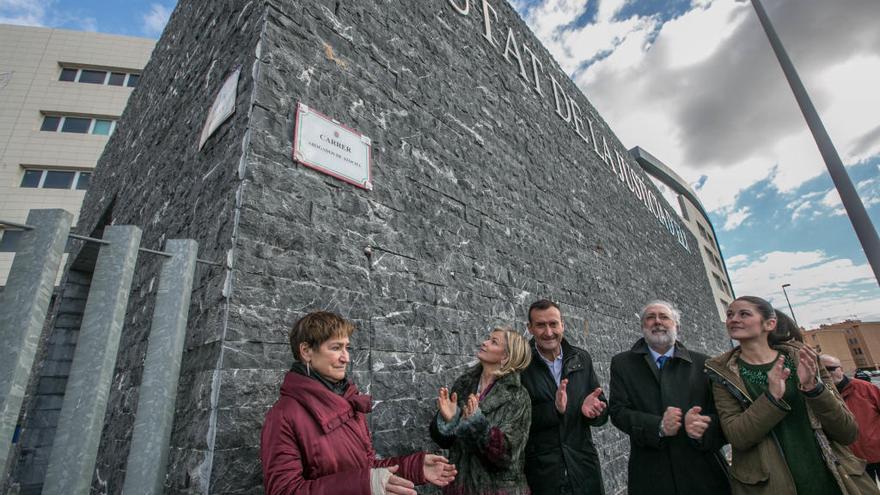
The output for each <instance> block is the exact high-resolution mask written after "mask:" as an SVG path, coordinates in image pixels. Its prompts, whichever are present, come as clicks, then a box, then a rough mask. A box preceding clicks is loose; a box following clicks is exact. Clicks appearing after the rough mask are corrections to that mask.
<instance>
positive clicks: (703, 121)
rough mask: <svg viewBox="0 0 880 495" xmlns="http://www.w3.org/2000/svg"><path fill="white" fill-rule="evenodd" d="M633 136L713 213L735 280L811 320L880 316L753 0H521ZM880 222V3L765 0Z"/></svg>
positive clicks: (615, 121)
mask: <svg viewBox="0 0 880 495" xmlns="http://www.w3.org/2000/svg"><path fill="white" fill-rule="evenodd" d="M511 3H512V5H513V6H514V7H515V8H516V9H517V10H518V11H519V12H520V14H521V15H522V17H523V18H524V19H525V20H526V22H527V23H528V24H529V26H530V27H531V28H532V30H533V31H534V32H535V33H536V34H537V35H538V37H539V38H540V39H541V40H542V41H543V42H544V44H545V45H546V46H547V47H548V49H549V50H550V52H551V53H552V54H553V56H554V57H555V58H556V60H557V61H558V62H559V63H560V64H561V65H562V67H563V68H564V69H565V70H566V71H567V72H568V73H569V75H571V77H572V79H573V80H574V81H575V82H576V83H577V84H578V85H579V86H580V87H581V89H582V90H583V92H584V94H585V95H586V96H587V98H588V99H589V100H590V101H591V102H592V103H593V105H594V106H596V108H597V109H598V110H599V112H600V113H601V114H602V116H603V117H604V118H605V119H606V120H607V121H608V122H609V124H610V125H611V127H612V129H614V131H615V132H616V133H617V135H618V136H619V137H620V139H621V140H622V141H623V143H624V145H625V146H626V147H628V148H630V147H633V146H641V147H642V148H644V149H646V150H647V151H649V152H650V153H652V154H653V155H654V156H656V157H657V158H659V159H660V160H661V161H663V162H664V163H665V164H667V165H668V166H670V167H671V168H672V169H674V170H675V171H677V172H678V173H679V174H680V175H681V176H683V177H684V178H685V179H686V180H688V181H689V182H690V183H691V185H692V186H693V187H694V188H695V189H696V190H697V193H698V195H699V196H700V198H701V200H702V202H703V204H704V206H705V207H706V209H707V210H709V212H710V215H711V217H712V221H713V223H714V224H715V229H716V231H717V233H718V238H719V240H720V242H721V247H722V251H723V253H724V256H725V258H726V260H727V264H728V268H729V270H730V273H731V277H732V279H733V284H734V288H735V290H736V292H737V294H739V295H745V294H754V295H759V296H763V297H766V298H768V299H770V300H771V301H772V302H773V303H774V304H776V305H777V306H778V307H782V308H784V307H785V306H786V302H785V298H784V296H783V293H782V288H781V286H782V284H784V283H789V284H791V287H790V288H788V291H789V297H790V298H791V302H792V305H793V306H794V312H795V316H796V317H797V318H798V321H799V322H800V323H801V324H804V325H808V326H813V325H817V324H819V323H823V322H833V321H839V320H841V319H845V318H854V317H855V318H861V319H863V320H878V319H880V288H878V285H877V282H876V280H875V279H874V277H873V273H872V272H871V270H870V267H869V266H868V264H867V261H866V259H865V255H864V252H863V251H862V249H861V246H860V244H859V243H858V239H857V238H856V236H855V233H854V231H853V229H852V226H851V224H850V223H849V220H848V217H847V216H846V214H845V212H844V210H843V205H842V204H841V202H840V198H839V196H838V195H837V192H836V190H835V189H834V187H833V184H832V183H831V179H830V177H829V176H828V174H827V172H826V169H825V165H824V162H823V161H822V158H821V156H820V155H819V152H818V150H817V148H816V145H815V143H814V141H813V140H812V137H811V135H810V134H809V130H808V129H807V127H806V124H805V122H804V119H803V116H802V115H801V114H800V111H799V109H798V107H797V104H796V102H795V100H794V97H793V96H792V94H791V91H790V89H789V87H788V84H787V83H786V81H785V78H784V76H783V74H782V70H781V69H780V68H779V64H778V62H777V61H776V59H775V57H774V56H773V53H772V51H771V48H770V45H769V43H768V42H767V38H766V36H765V35H764V33H763V31H762V29H761V27H760V24H759V22H758V19H757V16H756V15H755V13H754V11H753V10H752V7H751V4H750V3H748V2H745V3H740V2H735V1H734V0H715V1H712V0H666V1H658V0H653V1H646V0H640V1H635V0H630V1H627V0H589V1H585V0H511ZM764 5H765V8H766V9H767V11H768V14H769V16H770V18H771V20H772V21H773V23H774V25H775V27H776V30H777V32H778V34H779V36H780V38H781V39H782V42H783V44H784V45H785V46H786V49H787V50H788V52H789V55H790V57H791V59H792V60H793V62H794V64H795V66H796V67H797V69H798V71H799V72H800V75H801V79H802V80H803V82H804V84H805V86H806V87H807V90H808V91H809V92H810V95H811V96H812V98H813V101H814V104H815V105H816V107H817V109H818V111H819V113H820V115H821V117H822V118H823V120H824V122H825V126H826V128H827V129H828V132H829V134H830V135H831V138H832V140H833V141H834V143H835V146H836V147H837V150H838V152H839V153H840V155H841V158H842V159H843V162H844V163H845V164H846V165H847V166H848V171H849V173H850V176H851V177H852V180H853V182H854V183H855V184H856V185H857V189H858V191H859V192H860V194H861V197H862V200H863V201H864V202H865V205H866V207H867V208H868V212H869V215H870V216H871V218H872V220H873V222H874V224H875V226H880V117H878V116H880V89H878V88H880V24H878V21H877V19H880V1H878V0H834V1H828V0H764Z"/></svg>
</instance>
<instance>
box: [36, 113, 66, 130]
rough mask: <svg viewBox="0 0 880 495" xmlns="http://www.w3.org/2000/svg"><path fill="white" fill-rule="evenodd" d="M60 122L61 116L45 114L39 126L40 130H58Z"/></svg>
mask: <svg viewBox="0 0 880 495" xmlns="http://www.w3.org/2000/svg"><path fill="white" fill-rule="evenodd" d="M60 123H61V117H58V116H56V115H46V116H45V117H43V125H41V126H40V130H41V131H49V132H55V131H57V130H58V124H60Z"/></svg>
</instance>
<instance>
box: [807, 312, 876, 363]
mask: <svg viewBox="0 0 880 495" xmlns="http://www.w3.org/2000/svg"><path fill="white" fill-rule="evenodd" d="M805 335H806V336H807V343H808V344H811V345H813V346H814V347H816V348H817V349H818V350H819V351H820V352H822V353H823V354H831V355H833V356H835V357H837V358H839V359H840V362H841V363H842V364H843V369H844V371H845V372H846V373H847V374H850V375H851V374H852V373H853V372H854V371H855V370H857V369H865V370H876V369H880V321H859V320H847V321H843V322H840V323H834V324H832V325H822V326H820V327H819V328H817V329H813V330H808V331H807V332H806V333H805Z"/></svg>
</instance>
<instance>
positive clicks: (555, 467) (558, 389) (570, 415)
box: [520, 299, 608, 495]
mask: <svg viewBox="0 0 880 495" xmlns="http://www.w3.org/2000/svg"><path fill="white" fill-rule="evenodd" d="M528 328H529V332H531V334H532V337H533V338H532V340H531V346H532V362H531V364H529V367H528V368H526V369H525V371H523V372H522V375H520V377H521V380H522V384H523V386H524V387H525V388H526V390H528V391H529V396H530V397H531V399H532V424H531V428H530V429H529V441H528V443H527V444H526V465H525V472H526V479H527V480H528V483H529V488H530V489H531V490H532V493H533V494H534V495H569V494H574V493H584V494H589V495H602V494H604V493H605V490H604V487H603V484H602V471H601V466H600V464H599V455H598V453H597V452H596V447H595V446H594V445H593V437H592V434H591V433H590V427H592V426H601V425H603V424H605V423H606V422H607V421H608V410H607V408H606V401H605V397H604V396H603V395H602V389H601V388H600V387H599V379H598V378H597V377H596V372H595V370H593V360H592V359H591V357H590V354H589V353H588V352H587V351H585V350H583V349H581V348H580V347H575V346H573V345H571V344H569V343H568V341H567V340H565V338H564V335H565V323H564V322H563V320H562V313H561V311H560V309H559V306H558V305H557V304H556V303H554V302H553V301H550V300H547V299H541V300H539V301H536V302H534V303H533V304H532V305H531V307H529V321H528Z"/></svg>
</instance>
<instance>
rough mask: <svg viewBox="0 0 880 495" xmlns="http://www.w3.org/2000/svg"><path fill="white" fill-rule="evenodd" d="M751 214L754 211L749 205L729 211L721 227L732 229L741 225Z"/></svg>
mask: <svg viewBox="0 0 880 495" xmlns="http://www.w3.org/2000/svg"><path fill="white" fill-rule="evenodd" d="M751 214H752V212H751V210H749V208H748V207H743V208H740V209H738V210H735V211H731V212H729V213H727V215H726V216H725V220H724V226H723V227H721V230H726V231H731V230H733V229H735V228H737V227H739V226H740V225H742V223H743V222H744V221H745V220H746V219H747V218H749V216H750V215H751Z"/></svg>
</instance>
